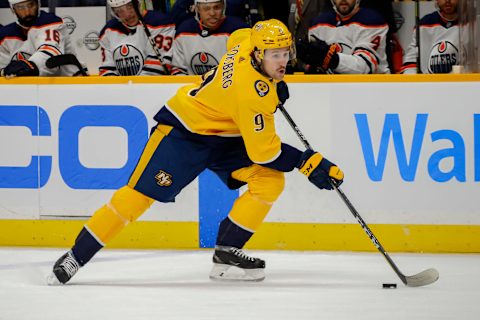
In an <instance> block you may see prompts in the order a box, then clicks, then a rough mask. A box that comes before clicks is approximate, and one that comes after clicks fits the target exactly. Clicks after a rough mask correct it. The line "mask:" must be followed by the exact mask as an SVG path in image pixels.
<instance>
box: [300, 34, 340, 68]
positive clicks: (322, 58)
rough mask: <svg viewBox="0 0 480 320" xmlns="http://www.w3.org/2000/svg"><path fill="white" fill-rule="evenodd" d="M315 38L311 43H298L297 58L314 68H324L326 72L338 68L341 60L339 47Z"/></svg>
mask: <svg viewBox="0 0 480 320" xmlns="http://www.w3.org/2000/svg"><path fill="white" fill-rule="evenodd" d="M314 38H315V40H314V41H311V42H307V41H299V42H298V43H297V45H296V48H297V56H298V57H299V58H300V59H301V60H302V61H303V62H305V63H306V64H309V65H311V66H312V67H313V68H317V67H320V68H322V69H323V71H324V72H326V71H327V70H328V69H335V68H336V67H338V63H339V62H340V58H339V57H338V53H337V45H336V44H328V43H326V42H325V41H323V40H320V39H318V38H316V37H315V36H314Z"/></svg>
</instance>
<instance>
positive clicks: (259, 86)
mask: <svg viewBox="0 0 480 320" xmlns="http://www.w3.org/2000/svg"><path fill="white" fill-rule="evenodd" d="M255 90H256V91H257V93H258V95H259V96H260V97H265V96H266V95H267V94H268V91H269V90H270V89H269V87H268V84H267V83H266V82H265V81H262V80H257V81H255Z"/></svg>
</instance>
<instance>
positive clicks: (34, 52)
mask: <svg viewBox="0 0 480 320" xmlns="http://www.w3.org/2000/svg"><path fill="white" fill-rule="evenodd" d="M66 53H71V54H75V49H74V48H73V44H72V43H71V40H70V37H69V35H68V29H67V26H66V25H65V24H64V22H63V20H62V18H59V17H58V16H56V15H54V14H52V13H47V12H45V11H40V15H39V17H38V18H37V19H36V20H35V22H34V24H33V25H32V27H31V28H30V29H28V30H27V29H24V28H22V27H21V26H19V25H18V24H17V23H16V22H13V23H10V24H9V25H6V26H5V27H3V28H0V69H3V68H5V67H6V66H7V65H8V64H9V63H10V62H11V61H15V60H29V61H32V62H34V63H35V64H36V65H37V67H38V69H39V71H40V76H72V75H75V74H76V73H77V72H78V71H79V70H78V68H77V67H76V66H72V65H67V66H61V67H56V68H52V69H50V68H47V67H46V65H45V63H46V61H47V60H48V59H49V58H50V57H53V56H57V55H61V54H66Z"/></svg>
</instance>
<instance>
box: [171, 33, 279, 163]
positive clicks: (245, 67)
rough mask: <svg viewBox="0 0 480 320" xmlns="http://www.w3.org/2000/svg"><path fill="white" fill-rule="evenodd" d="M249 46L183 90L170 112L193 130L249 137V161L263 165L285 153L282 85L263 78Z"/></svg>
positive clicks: (236, 50) (236, 49) (244, 45)
mask: <svg viewBox="0 0 480 320" xmlns="http://www.w3.org/2000/svg"><path fill="white" fill-rule="evenodd" d="M250 52H251V47H250V44H249V42H248V41H245V42H241V43H240V44H239V45H237V46H235V47H233V48H232V49H231V50H230V51H229V52H227V53H226V54H225V55H224V56H223V57H222V59H221V60H220V63H219V65H218V66H217V67H216V68H214V69H212V70H210V71H209V72H207V73H206V74H204V75H203V76H202V80H203V81H202V82H201V83H197V84H194V85H187V86H184V87H182V88H180V89H179V90H178V91H177V93H176V95H175V96H174V97H173V98H171V99H170V100H169V101H168V102H167V104H166V105H165V108H167V109H168V111H170V113H172V114H173V115H174V116H175V117H176V118H177V119H178V120H179V122H180V123H181V124H182V125H183V126H184V127H185V128H186V129H187V130H189V131H191V132H193V133H197V134H201V135H210V136H222V137H239V136H241V137H242V138H243V141H244V143H245V147H246V150H247V153H248V156H249V158H250V159H251V160H252V161H253V162H255V163H258V164H266V163H270V162H272V161H274V160H275V159H276V158H278V157H279V155H280V153H281V141H280V138H279V137H278V135H277V134H276V131H275V123H274V112H275V110H276V107H277V105H278V102H279V101H278V97H277V93H276V84H275V82H273V81H272V80H271V79H269V78H267V77H265V76H264V75H263V74H261V73H260V72H259V71H258V70H257V69H256V68H255V66H254V64H253V61H252V58H251V56H250Z"/></svg>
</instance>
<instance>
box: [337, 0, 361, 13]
mask: <svg viewBox="0 0 480 320" xmlns="http://www.w3.org/2000/svg"><path fill="white" fill-rule="evenodd" d="M356 2H357V1H356V0H335V7H337V11H338V12H339V13H340V14H341V15H342V16H348V15H349V14H350V13H352V11H353V9H354V8H355V4H356Z"/></svg>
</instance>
